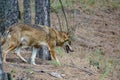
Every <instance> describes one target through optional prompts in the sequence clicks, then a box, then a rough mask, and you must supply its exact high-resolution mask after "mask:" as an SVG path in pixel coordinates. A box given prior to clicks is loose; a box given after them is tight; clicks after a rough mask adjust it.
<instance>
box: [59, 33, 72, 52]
mask: <svg viewBox="0 0 120 80" xmlns="http://www.w3.org/2000/svg"><path fill="white" fill-rule="evenodd" d="M57 37H58V42H57V45H58V46H63V47H64V48H65V50H66V52H67V53H69V52H73V51H74V50H73V48H72V46H71V39H70V36H69V34H68V33H66V32H59V36H57Z"/></svg>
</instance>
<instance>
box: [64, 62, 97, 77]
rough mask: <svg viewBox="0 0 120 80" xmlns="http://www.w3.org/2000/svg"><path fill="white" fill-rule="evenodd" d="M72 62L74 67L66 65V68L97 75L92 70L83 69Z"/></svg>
mask: <svg viewBox="0 0 120 80" xmlns="http://www.w3.org/2000/svg"><path fill="white" fill-rule="evenodd" d="M71 62H72V65H68V64H65V65H66V66H70V67H73V68H77V69H79V70H82V71H84V72H86V73H88V74H89V75H96V74H95V72H93V71H91V70H88V69H87V68H81V67H79V66H77V65H75V64H74V63H73V61H71Z"/></svg>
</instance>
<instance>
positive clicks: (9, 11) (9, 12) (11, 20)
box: [5, 0, 19, 27]
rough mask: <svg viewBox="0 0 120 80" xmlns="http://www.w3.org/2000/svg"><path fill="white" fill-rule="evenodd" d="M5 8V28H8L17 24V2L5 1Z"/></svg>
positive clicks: (12, 0) (15, 0)
mask: <svg viewBox="0 0 120 80" xmlns="http://www.w3.org/2000/svg"><path fill="white" fill-rule="evenodd" d="M5 6H6V9H5V16H6V26H7V27H8V26H11V25H13V24H15V23H18V16H19V10H18V9H19V8H18V0H6V5H5Z"/></svg>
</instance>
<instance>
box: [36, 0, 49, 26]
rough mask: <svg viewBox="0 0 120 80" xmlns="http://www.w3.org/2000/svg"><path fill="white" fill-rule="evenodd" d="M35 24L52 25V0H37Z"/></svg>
mask: <svg viewBox="0 0 120 80" xmlns="http://www.w3.org/2000/svg"><path fill="white" fill-rule="evenodd" d="M35 13H36V15H35V24H41V25H46V26H50V0H35Z"/></svg>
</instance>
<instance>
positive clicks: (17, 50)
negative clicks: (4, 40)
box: [15, 47, 27, 62]
mask: <svg viewBox="0 0 120 80" xmlns="http://www.w3.org/2000/svg"><path fill="white" fill-rule="evenodd" d="M20 51H21V48H20V47H19V48H16V51H15V53H16V55H17V56H18V57H19V58H20V59H21V60H22V61H24V62H27V60H26V59H25V58H23V57H22V56H21V55H20Z"/></svg>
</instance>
